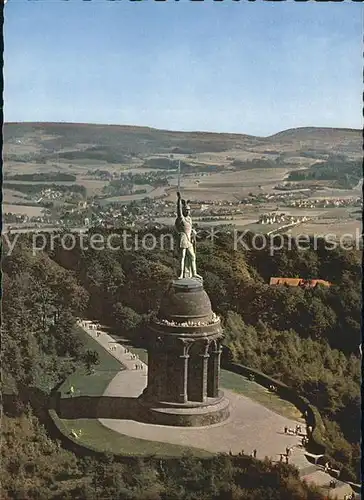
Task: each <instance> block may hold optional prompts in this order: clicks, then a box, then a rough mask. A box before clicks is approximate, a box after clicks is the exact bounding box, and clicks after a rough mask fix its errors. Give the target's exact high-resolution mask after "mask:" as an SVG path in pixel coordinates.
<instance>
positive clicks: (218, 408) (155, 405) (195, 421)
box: [138, 393, 230, 427]
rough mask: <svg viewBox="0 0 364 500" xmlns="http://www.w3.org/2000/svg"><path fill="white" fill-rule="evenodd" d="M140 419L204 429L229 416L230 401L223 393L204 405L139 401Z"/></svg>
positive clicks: (160, 423) (141, 399)
mask: <svg viewBox="0 0 364 500" xmlns="http://www.w3.org/2000/svg"><path fill="white" fill-rule="evenodd" d="M138 402H139V404H140V419H141V420H143V421H144V422H147V423H151V424H159V425H171V426H176V427H203V426H208V425H212V424H218V423H220V422H223V421H224V420H226V419H227V418H228V417H229V415H230V411H229V400H228V399H227V398H226V397H224V395H223V393H221V395H220V397H219V398H208V399H207V401H205V402H203V403H197V402H192V401H189V402H187V403H169V402H162V401H158V402H156V401H150V400H148V399H146V398H144V397H143V396H141V397H140V398H139V399H138Z"/></svg>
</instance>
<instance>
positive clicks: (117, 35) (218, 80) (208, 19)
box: [4, 0, 363, 136]
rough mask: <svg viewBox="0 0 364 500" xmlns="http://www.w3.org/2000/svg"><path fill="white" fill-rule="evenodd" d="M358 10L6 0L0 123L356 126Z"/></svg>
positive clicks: (353, 6) (216, 128)
mask: <svg viewBox="0 0 364 500" xmlns="http://www.w3.org/2000/svg"><path fill="white" fill-rule="evenodd" d="M362 26H363V6H362V4H360V3H354V2H344V3H333V2H328V3H316V2H309V3H298V2H293V1H286V2H279V3H278V2H274V3H270V2H263V1H262V0H260V1H258V2H256V3H255V2H247V1H245V0H242V1H240V2H237V1H235V2H234V1H232V0H223V1H220V2H213V1H212V0H205V1H204V2H193V1H189V0H180V1H172V0H167V1H166V2H156V1H154V0H144V1H139V2H133V1H130V0H120V1H108V0H93V1H90V2H89V1H81V0H69V1H63V0H8V2H7V4H6V5H5V25H4V42H5V54H4V59H5V62H4V79H5V89H4V100H5V106H4V114H5V121H38V122H39V121H41V122H47V121H51V122H59V121H64V122H76V123H105V124H124V125H142V126H150V127H155V128H162V129H169V130H183V131H197V130H199V131H211V132H232V133H245V134H252V135H259V136H267V135H270V134H274V133H276V132H279V131H281V130H285V129H288V128H294V127H304V126H319V127H345V128H362V91H363V76H362V69H363V60H362V50H363V46H362V39H363V28H362Z"/></svg>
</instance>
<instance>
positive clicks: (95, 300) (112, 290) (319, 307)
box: [1, 233, 361, 500]
mask: <svg viewBox="0 0 364 500" xmlns="http://www.w3.org/2000/svg"><path fill="white" fill-rule="evenodd" d="M157 236H158V233H156V237H157ZM175 263H176V261H175V255H174V254H173V252H172V251H170V252H168V251H157V250H154V251H153V252H152V251H148V250H138V251H126V250H119V251H112V250H103V251H97V250H91V249H85V248H83V249H82V248H81V246H77V245H76V247H75V248H74V249H73V250H69V251H67V250H64V249H62V248H61V246H60V245H56V247H55V248H53V249H52V248H49V249H48V253H44V252H40V251H38V252H36V253H35V254H34V255H33V253H32V251H31V248H30V241H29V240H28V239H27V237H26V236H23V237H22V238H20V239H19V240H18V241H17V245H16V246H15V248H14V251H13V252H12V254H11V255H6V252H4V258H3V273H4V274H3V289H4V295H3V304H2V309H3V311H2V312H3V325H2V330H3V333H2V335H3V337H2V340H3V342H2V344H3V353H2V355H3V358H2V366H3V391H4V394H5V395H8V396H10V395H15V396H16V397H15V399H14V397H12V398H10V399H9V400H11V401H12V403H11V404H9V405H7V404H5V417H4V424H3V441H4V443H6V446H3V447H2V454H3V464H2V470H1V481H2V486H3V495H2V498H4V499H7V498H9V499H19V500H20V499H21V500H24V499H32V500H33V499H37V498H39V499H43V498H44V499H59V500H60V499H62V500H63V499H65V500H67V498H74V499H80V500H81V499H85V498H86V499H89V498H90V499H93V498H94V499H96V498H97V499H103V498H105V499H109V498H113V499H135V500H139V499H140V500H141V499H143V498H145V499H148V500H149V499H154V498H155V499H166V500H167V499H174V498H175V499H191V500H192V499H196V500H197V499H200V500H201V499H206V500H207V499H208V500H210V499H220V498H221V499H228V498H231V499H248V498H249V499H253V500H254V499H258V498H259V499H260V498H264V499H267V500H268V499H287V500H288V499H297V500H304V499H320V498H321V496H320V494H319V493H317V492H315V491H314V490H313V489H310V488H308V487H307V486H304V485H302V483H300V481H299V479H298V475H297V474H298V473H297V472H296V471H295V470H294V469H293V468H291V467H290V466H286V465H282V464H280V465H274V464H271V463H269V462H258V461H255V460H254V459H251V458H250V457H239V460H240V461H238V462H237V461H233V460H232V459H231V458H230V457H229V456H218V457H216V458H215V459H214V460H211V461H209V462H208V464H202V462H201V461H200V460H198V459H195V458H193V457H190V456H188V457H185V459H183V460H181V461H179V462H178V464H177V465H176V464H173V463H163V467H161V466H160V465H158V464H155V463H149V462H147V461H143V460H140V459H139V460H135V461H132V462H130V463H128V464H121V463H116V462H113V460H112V459H111V458H110V457H108V456H105V457H103V458H102V457H101V458H99V459H95V458H93V459H91V458H86V459H85V458H82V459H81V458H79V457H76V456H75V455H74V454H73V453H71V452H70V451H67V450H65V449H63V448H62V447H60V445H59V444H58V443H57V442H56V441H53V440H51V439H50V437H49V435H48V433H47V430H46V427H45V426H44V424H45V423H46V412H45V409H46V404H45V401H46V400H47V396H48V395H49V393H50V391H51V390H52V389H53V388H54V387H55V386H57V384H59V383H60V382H61V381H62V380H64V379H65V378H66V377H67V376H68V375H69V374H70V373H72V371H74V370H75V369H76V368H77V367H79V366H81V365H88V364H89V361H90V359H92V358H93V353H92V352H89V351H86V350H85V348H84V346H83V345H82V342H81V341H80V340H79V339H78V338H77V336H75V333H74V330H73V324H74V319H75V316H79V315H85V316H89V317H94V318H98V319H99V320H101V321H104V322H106V323H109V324H111V325H112V326H116V327H118V328H120V329H121V331H122V332H123V333H124V334H128V335H133V336H134V337H135V339H137V340H138V341H140V342H143V336H144V334H145V322H146V320H147V319H148V317H149V316H150V315H151V314H153V313H154V312H155V311H156V309H157V307H158V301H159V297H160V295H161V293H162V291H163V289H164V287H165V286H166V284H167V283H168V281H169V280H170V279H171V278H173V277H174V276H175V269H174V267H175ZM198 266H199V271H200V272H201V274H203V276H204V282H205V288H206V290H207V291H208V293H209V295H210V298H211V300H212V303H213V307H214V308H215V310H216V312H218V313H219V314H220V315H221V317H222V319H223V322H224V326H225V332H226V340H225V343H226V345H227V346H228V347H229V349H230V351H231V353H232V355H233V357H234V360H235V361H237V362H241V363H243V364H245V365H249V366H251V367H253V368H256V369H259V370H261V371H263V372H265V373H267V374H269V375H271V376H274V377H275V378H277V379H279V380H281V381H282V382H285V383H287V384H288V385H290V386H293V387H295V388H296V389H297V391H298V392H299V393H300V394H302V395H304V396H306V397H307V398H308V399H309V400H310V401H311V402H312V403H313V404H314V405H315V406H316V407H317V408H318V409H319V410H320V412H321V414H322V416H323V418H324V423H325V428H326V437H327V442H329V443H330V445H331V449H330V450H329V453H330V456H331V458H332V460H333V462H334V463H335V462H336V463H337V464H339V466H340V468H343V467H344V468H345V469H346V473H347V475H348V476H349V477H351V478H352V479H356V478H358V477H359V462H360V444H359V439H360V436H359V430H360V427H359V419H360V358H359V352H358V345H359V342H360V318H361V315H360V312H361V297H360V284H361V281H360V279H361V277H360V255H359V254H357V253H356V252H355V251H348V250H340V249H335V250H330V251H329V250H327V249H325V248H324V246H322V247H321V246H320V245H319V247H318V248H317V250H315V251H314V250H305V251H299V250H297V249H295V247H294V245H293V247H292V248H291V249H290V250H289V249H287V248H286V249H282V250H281V251H279V252H276V253H275V254H274V255H273V256H271V255H270V252H269V249H266V250H265V251H263V250H261V251H253V250H252V251H243V250H239V251H235V250H233V246H232V241H231V237H230V236H229V235H228V234H226V235H223V236H222V237H221V238H220V239H219V240H218V241H217V242H215V244H214V246H213V245H212V243H211V242H208V241H201V242H199V245H198ZM272 275H274V276H279V275H282V276H283V275H284V276H296V275H299V276H301V277H303V278H310V277H319V278H322V279H327V280H328V281H330V282H331V283H333V286H332V287H330V288H328V289H326V288H321V287H318V288H315V289H301V288H297V289H293V288H286V287H270V286H269V285H267V282H268V279H269V277H270V276H272ZM6 401H7V398H5V403H6ZM14 401H15V403H14ZM15 450H16V453H15ZM263 492H264V494H263Z"/></svg>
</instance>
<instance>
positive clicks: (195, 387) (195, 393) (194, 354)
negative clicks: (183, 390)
mask: <svg viewBox="0 0 364 500" xmlns="http://www.w3.org/2000/svg"><path fill="white" fill-rule="evenodd" d="M188 354H189V356H190V357H189V360H188V379H187V397H188V401H198V402H203V401H205V399H206V376H207V370H206V369H205V367H206V358H205V357H204V355H205V345H204V344H203V343H202V342H195V343H194V344H193V345H192V346H191V347H190V349H189V351H188Z"/></svg>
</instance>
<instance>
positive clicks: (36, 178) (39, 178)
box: [4, 172, 76, 182]
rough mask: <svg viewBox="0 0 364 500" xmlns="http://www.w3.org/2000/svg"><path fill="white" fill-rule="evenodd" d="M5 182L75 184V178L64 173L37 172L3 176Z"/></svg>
mask: <svg viewBox="0 0 364 500" xmlns="http://www.w3.org/2000/svg"><path fill="white" fill-rule="evenodd" d="M4 180H7V181H29V182H62V181H63V182H64V181H67V182H75V181H76V176H75V175H72V174H66V173H64V172H37V173H32V174H14V175H5V176H4Z"/></svg>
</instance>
